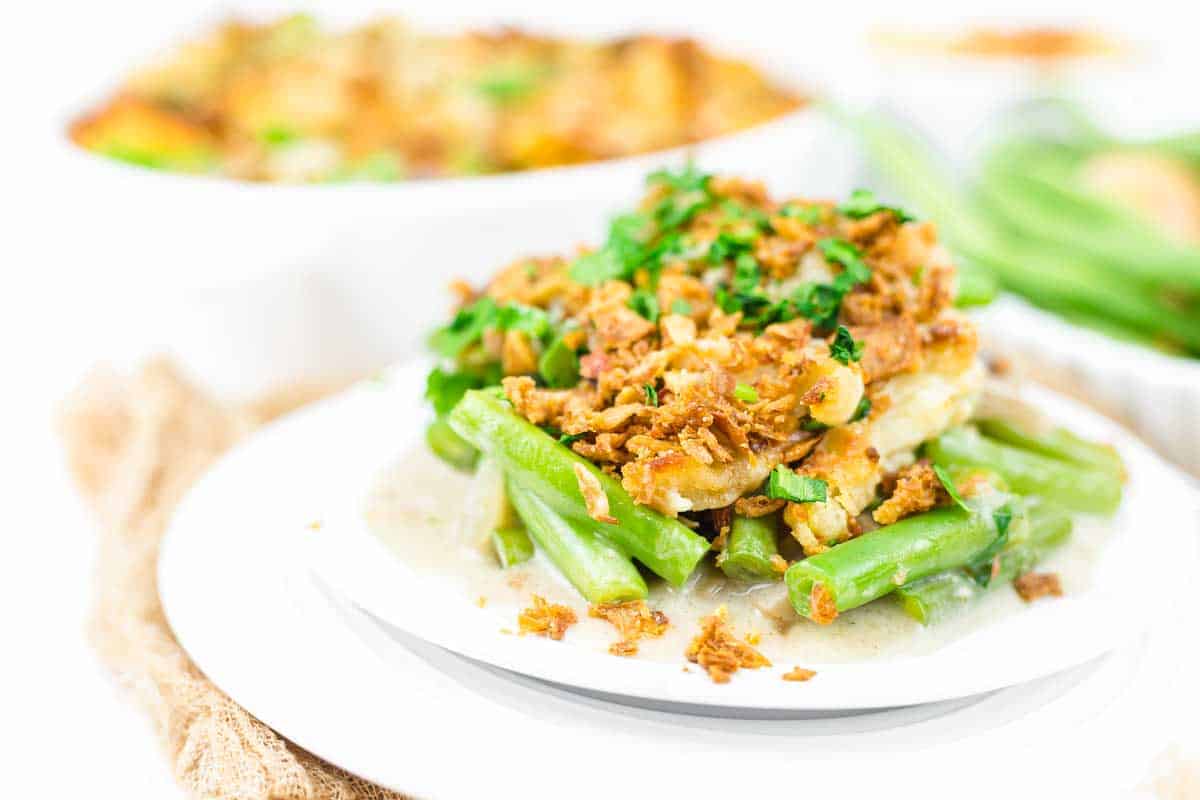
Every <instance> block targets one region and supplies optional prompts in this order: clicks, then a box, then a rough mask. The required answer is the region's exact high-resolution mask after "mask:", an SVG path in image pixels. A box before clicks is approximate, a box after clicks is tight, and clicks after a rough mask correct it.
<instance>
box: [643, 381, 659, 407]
mask: <svg viewBox="0 0 1200 800" xmlns="http://www.w3.org/2000/svg"><path fill="white" fill-rule="evenodd" d="M642 391H643V392H645V393H646V405H648V406H657V405H658V389H655V388H654V386H653V385H652V384H649V383H643V384H642Z"/></svg>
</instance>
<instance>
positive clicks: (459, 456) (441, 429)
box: [425, 417, 479, 470]
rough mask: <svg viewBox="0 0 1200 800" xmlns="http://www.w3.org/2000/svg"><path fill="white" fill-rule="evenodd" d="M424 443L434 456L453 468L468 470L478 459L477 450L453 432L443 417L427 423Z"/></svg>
mask: <svg viewBox="0 0 1200 800" xmlns="http://www.w3.org/2000/svg"><path fill="white" fill-rule="evenodd" d="M425 443H426V444H427V445H429V449H430V450H431V451H433V454H434V455H435V456H437V457H438V458H440V459H441V460H442V461H445V462H446V463H447V464H449V465H450V466H452V467H454V468H455V469H460V470H469V469H471V468H472V467H474V466H475V462H476V461H478V460H479V451H478V450H476V449H475V448H474V447H472V446H471V443H470V442H468V441H467V440H466V439H464V438H462V437H461V436H459V435H458V434H457V433H455V432H454V429H453V428H451V427H450V424H449V423H448V422H446V418H445V417H438V418H437V419H435V420H434V421H433V422H431V423H429V427H427V428H426V429H425Z"/></svg>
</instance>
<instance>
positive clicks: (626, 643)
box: [588, 600, 670, 656]
mask: <svg viewBox="0 0 1200 800" xmlns="http://www.w3.org/2000/svg"><path fill="white" fill-rule="evenodd" d="M588 616H589V617H597V618H599V619H603V620H606V621H607V622H609V623H611V624H612V626H613V627H614V628H616V629H617V634H618V635H619V636H620V638H619V639H618V640H617V641H616V642H613V643H612V644H611V645H609V648H608V652H610V653H612V654H613V655H614V656H634V655H637V652H638V640H639V639H641V638H642V637H644V636H662V635H663V633H664V632H666V630H667V626H668V625H670V620H668V619H667V615H666V614H664V613H663V612H661V611H653V610H651V609H650V607H649V606H647V605H646V601H645V600H628V601H626V602H624V603H601V604H599V605H593V606H591V607H590V608H588Z"/></svg>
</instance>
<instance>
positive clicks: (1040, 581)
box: [1013, 572, 1063, 603]
mask: <svg viewBox="0 0 1200 800" xmlns="http://www.w3.org/2000/svg"><path fill="white" fill-rule="evenodd" d="M1013 588H1014V589H1016V590H1017V594H1019V595H1020V596H1021V599H1022V600H1024V601H1025V602H1026V603H1032V602H1033V601H1034V600H1037V599H1039V598H1042V597H1062V595H1063V589H1062V581H1061V580H1060V579H1059V577H1058V573H1056V572H1026V573H1025V574H1024V575H1022V576H1020V577H1019V578H1017V579H1016V580H1015V581H1013Z"/></svg>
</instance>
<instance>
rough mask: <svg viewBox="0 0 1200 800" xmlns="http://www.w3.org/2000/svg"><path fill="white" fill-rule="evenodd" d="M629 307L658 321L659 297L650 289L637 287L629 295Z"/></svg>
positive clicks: (649, 318) (653, 320)
mask: <svg viewBox="0 0 1200 800" xmlns="http://www.w3.org/2000/svg"><path fill="white" fill-rule="evenodd" d="M629 307H630V308H632V309H633V310H634V311H636V312H637V313H639V314H641V315H642V316H643V317H645V318H646V319H648V320H650V321H651V322H658V313H659V312H658V297H657V296H656V295H655V294H654V292H652V291H650V290H649V289H637V290H635V291H634V293H633V294H632V295H630V296H629Z"/></svg>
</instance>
